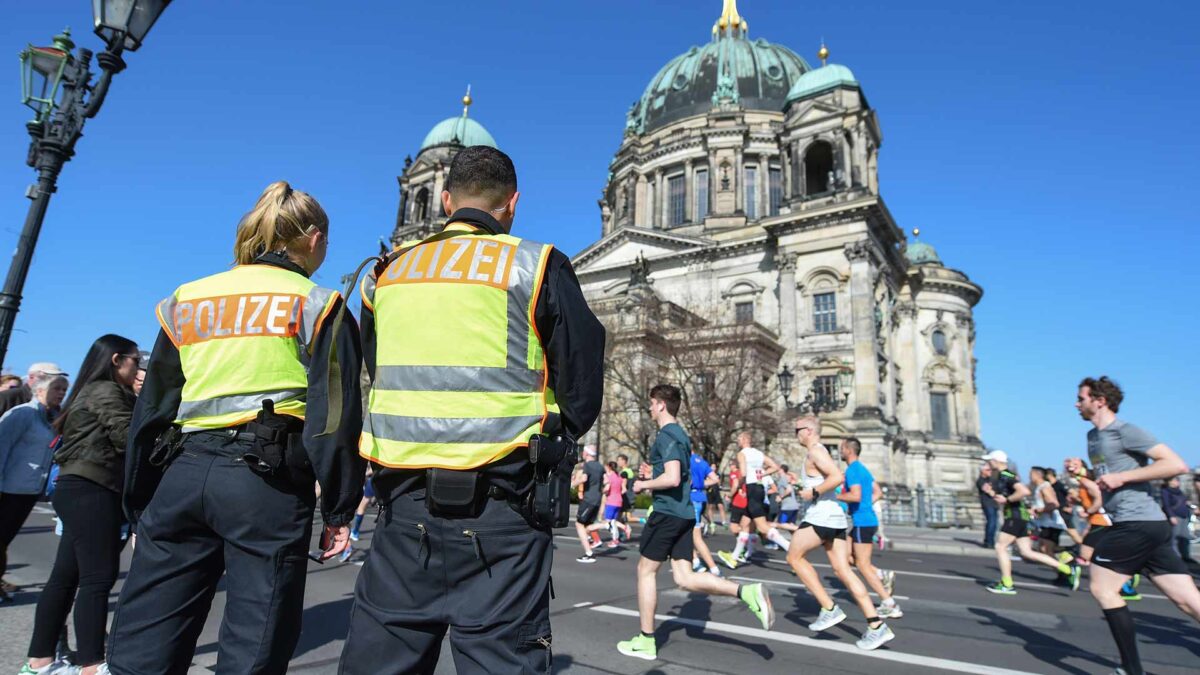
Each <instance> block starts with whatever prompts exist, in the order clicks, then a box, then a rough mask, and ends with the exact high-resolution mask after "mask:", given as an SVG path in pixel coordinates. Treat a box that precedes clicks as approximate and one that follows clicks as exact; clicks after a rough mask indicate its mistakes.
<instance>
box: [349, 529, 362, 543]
mask: <svg viewBox="0 0 1200 675" xmlns="http://www.w3.org/2000/svg"><path fill="white" fill-rule="evenodd" d="M360 538H361V535H359V533H358V530H350V541H358V540H359V539H360Z"/></svg>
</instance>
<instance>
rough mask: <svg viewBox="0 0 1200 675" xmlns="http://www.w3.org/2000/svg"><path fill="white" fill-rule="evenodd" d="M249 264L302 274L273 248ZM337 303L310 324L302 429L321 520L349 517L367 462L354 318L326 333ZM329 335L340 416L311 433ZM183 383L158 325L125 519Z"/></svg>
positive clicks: (338, 521)
mask: <svg viewBox="0 0 1200 675" xmlns="http://www.w3.org/2000/svg"><path fill="white" fill-rule="evenodd" d="M255 264H261V265H273V266H275V267H281V268H283V269H286V270H290V271H292V272H296V273H297V274H304V276H308V275H307V274H305V273H304V270H302V269H301V268H300V267H298V266H297V265H295V264H293V263H292V262H290V261H289V260H287V259H286V258H284V257H282V256H279V255H277V254H273V253H268V254H266V255H264V256H262V257H261V258H259V259H258V260H257V261H255ZM336 302H337V303H339V304H338V306H337V307H335V308H334V310H333V311H331V312H329V314H328V315H326V317H325V320H324V321H323V322H322V323H321V324H320V325H319V326H318V327H317V331H318V332H317V342H316V345H315V346H314V347H313V356H312V360H311V362H310V363H311V365H310V366H309V370H308V395H307V399H306V407H307V410H306V412H305V416H304V431H303V435H304V448H305V450H306V451H307V452H308V458H309V460H310V461H311V462H312V465H313V472H314V473H315V474H316V477H317V482H318V483H320V485H321V514H322V516H323V519H324V521H325V523H326V524H327V525H345V524H346V523H349V522H350V521H351V520H352V519H353V518H354V511H355V509H357V508H358V503H359V501H360V500H361V499H362V487H363V478H364V476H365V474H366V460H365V459H363V458H362V457H361V456H360V455H359V454H358V437H359V434H361V433H362V388H361V385H360V383H359V375H360V373H361V371H362V352H361V351H360V349H359V340H358V326H357V325H356V324H355V323H354V318H353V317H351V316H348V315H347V316H346V317H345V318H344V319H343V320H342V324H341V329H340V330H339V331H338V334H337V335H336V336H334V335H333V334H332V333H333V330H332V327H333V322H334V320H335V318H336V317H337V315H338V314H339V313H340V312H341V311H342V309H343V308H342V306H341V304H342V303H343V302H344V300H343V299H341V298H340V297H339V299H338V300H337V301H336ZM335 340H336V343H337V358H338V364H339V368H340V370H341V378H339V379H340V381H341V387H340V389H341V398H342V421H341V425H339V427H338V429H337V431H336V432H334V433H332V434H330V435H328V436H318V434H320V433H321V432H322V431H324V428H325V420H326V417H327V414H328V409H329V406H328V402H329V389H330V387H329V351H330V349H331V347H332V346H333V344H334V341H335ZM183 383H184V377H183V368H182V367H181V366H180V363H179V350H178V349H177V348H176V347H175V344H174V343H173V342H171V338H169V337H168V336H167V334H166V333H165V332H163V331H159V334H158V341H157V342H156V343H155V344H154V352H153V353H152V354H151V356H150V365H149V366H148V368H147V370H146V382H145V384H143V385H142V393H141V396H139V397H138V402H137V409H136V410H135V411H134V415H133V426H132V429H131V432H130V434H129V463H128V467H127V471H126V474H127V484H128V489H127V490H126V491H125V501H124V505H125V513H126V516H127V517H128V518H130V519H131V520H133V519H134V518H135V517H136V515H137V514H138V513H139V512H140V511H141V510H142V509H145V508H146V505H147V504H149V503H150V498H151V497H153V496H154V490H155V489H156V488H157V487H158V482H159V480H160V479H161V478H162V472H161V471H159V470H158V469H157V468H155V467H153V466H151V465H150V464H149V463H148V462H147V459H148V458H149V456H150V452H151V451H152V450H153V449H154V443H155V441H156V440H157V439H158V437H159V435H160V434H161V433H162V432H163V431H165V430H166V429H167V428H168V427H169V426H170V425H171V423H172V422H174V420H175V416H176V413H177V412H178V410H179V402H180V400H181V395H182V393H183Z"/></svg>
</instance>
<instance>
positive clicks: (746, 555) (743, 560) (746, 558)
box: [735, 553, 750, 565]
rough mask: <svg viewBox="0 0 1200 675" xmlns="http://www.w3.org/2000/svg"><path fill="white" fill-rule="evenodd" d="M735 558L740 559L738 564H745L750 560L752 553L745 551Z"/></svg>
mask: <svg viewBox="0 0 1200 675" xmlns="http://www.w3.org/2000/svg"><path fill="white" fill-rule="evenodd" d="M735 560H737V561H738V564H741V565H744V564H746V563H748V562H750V554H749V553H743V554H741V555H740V556H738V557H737V558H735Z"/></svg>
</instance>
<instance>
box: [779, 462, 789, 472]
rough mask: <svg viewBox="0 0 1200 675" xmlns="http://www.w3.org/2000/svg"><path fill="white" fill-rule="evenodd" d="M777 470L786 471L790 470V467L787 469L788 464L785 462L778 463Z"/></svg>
mask: <svg viewBox="0 0 1200 675" xmlns="http://www.w3.org/2000/svg"><path fill="white" fill-rule="evenodd" d="M779 470H780V471H782V472H784V473H787V472H789V471H791V469H789V468H788V465H787V464H780V465H779Z"/></svg>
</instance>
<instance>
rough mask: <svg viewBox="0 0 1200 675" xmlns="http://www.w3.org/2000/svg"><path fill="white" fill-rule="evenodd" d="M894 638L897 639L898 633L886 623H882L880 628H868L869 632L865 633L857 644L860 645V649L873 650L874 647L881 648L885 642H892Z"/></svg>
mask: <svg viewBox="0 0 1200 675" xmlns="http://www.w3.org/2000/svg"><path fill="white" fill-rule="evenodd" d="M894 639H896V634H895V633H893V632H892V629H891V628H888V627H887V624H886V623H884V624H880V625H879V628H868V629H867V632H865V633H863V636H862V637H861V638H859V640H858V642H856V643H855V644H856V645H858V648H859V649H865V650H867V651H871V650H872V649H879V648H880V647H882V646H883V645H884V643H887V642H891V641H892V640H894Z"/></svg>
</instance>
